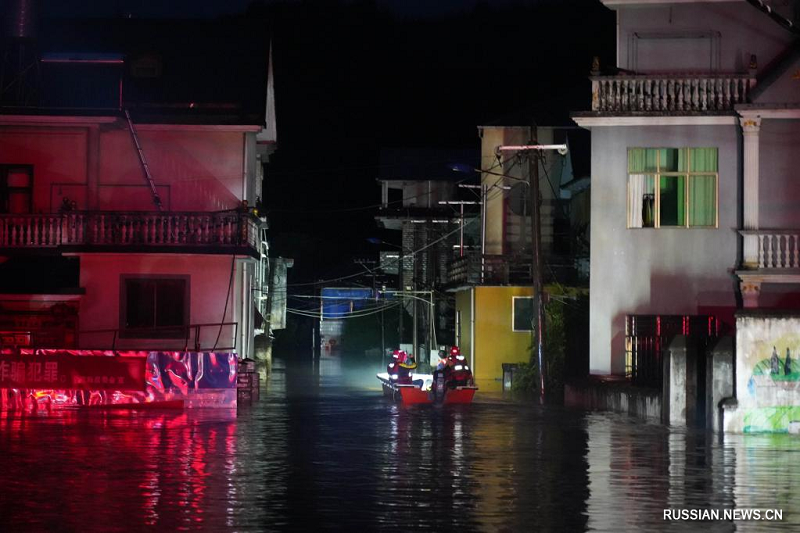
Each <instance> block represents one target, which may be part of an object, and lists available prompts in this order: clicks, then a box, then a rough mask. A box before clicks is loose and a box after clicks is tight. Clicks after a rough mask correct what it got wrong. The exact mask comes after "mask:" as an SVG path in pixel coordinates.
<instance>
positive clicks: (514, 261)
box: [447, 252, 531, 286]
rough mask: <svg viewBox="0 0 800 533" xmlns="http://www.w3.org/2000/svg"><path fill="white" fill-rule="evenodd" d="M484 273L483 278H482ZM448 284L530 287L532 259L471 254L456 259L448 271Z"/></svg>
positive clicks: (528, 257) (527, 257)
mask: <svg viewBox="0 0 800 533" xmlns="http://www.w3.org/2000/svg"><path fill="white" fill-rule="evenodd" d="M481 272H483V277H481ZM447 280H448V284H450V285H455V286H462V285H481V284H484V285H529V284H530V283H531V257H530V256H506V255H485V256H483V261H482V260H481V254H480V253H478V252H470V253H467V254H465V255H463V256H460V257H456V258H455V259H454V260H453V261H452V262H451V263H450V268H449V269H448V277H447Z"/></svg>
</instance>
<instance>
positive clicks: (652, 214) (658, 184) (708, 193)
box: [628, 148, 719, 228]
mask: <svg viewBox="0 0 800 533" xmlns="http://www.w3.org/2000/svg"><path fill="white" fill-rule="evenodd" d="M718 181H719V173H718V154H717V149H716V148H628V227H629V228H716V227H717V224H718V194H717V191H718V185H717V184H718Z"/></svg>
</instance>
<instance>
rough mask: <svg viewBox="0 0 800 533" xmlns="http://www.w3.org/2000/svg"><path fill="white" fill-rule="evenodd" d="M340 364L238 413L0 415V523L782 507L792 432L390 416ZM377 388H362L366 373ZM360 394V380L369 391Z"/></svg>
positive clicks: (482, 406) (428, 517) (623, 523)
mask: <svg viewBox="0 0 800 533" xmlns="http://www.w3.org/2000/svg"><path fill="white" fill-rule="evenodd" d="M370 375H372V376H374V372H373V371H367V370H364V371H361V372H351V371H349V370H348V369H343V368H342V367H341V366H340V365H339V364H338V361H335V360H323V361H322V362H320V363H319V364H317V365H315V366H311V365H310V364H309V365H304V366H299V367H298V368H295V367H290V368H284V367H283V366H282V365H280V363H277V364H276V365H275V368H274V373H273V376H272V379H271V381H270V384H269V387H268V391H267V394H266V395H264V397H262V400H261V401H260V402H259V403H258V404H256V405H254V406H253V407H252V408H248V409H246V410H242V411H241V412H240V413H239V416H238V417H237V416H236V413H232V412H227V411H217V410H213V411H212V410H208V411H203V410H195V411H187V412H182V411H175V412H139V413H137V412H118V411H62V412H56V413H53V414H50V415H46V416H45V415H41V416H26V417H21V416H17V415H15V414H13V413H11V414H9V413H2V414H0V483H2V485H0V486H2V490H3V496H2V498H0V530H2V531H21V530H30V531H41V530H49V531H54V530H73V531H78V530H80V531H114V530H118V531H123V530H138V529H144V528H147V527H152V528H154V529H158V530H161V529H164V530H171V529H174V530H187V529H188V530H208V531H258V530H284V529H296V530H304V529H308V530H312V529H324V528H328V529H353V530H361V531H372V530H406V531H409V530H418V529H422V528H425V529H429V530H432V531H445V530H452V529H460V530H463V531H497V530H506V531H584V530H599V531H625V530H648V531H672V530H675V531H678V530H691V529H697V527H698V526H699V524H697V523H693V522H665V521H663V520H662V517H663V510H664V509H667V508H669V509H692V508H713V509H723V508H733V507H738V508H761V509H766V508H770V509H774V508H777V509H782V510H783V512H784V516H783V523H781V524H778V523H774V522H747V523H745V522H737V523H736V524H733V523H730V522H722V521H720V522H708V523H704V524H702V527H703V528H704V529H708V530H710V531H734V530H735V531H769V530H775V529H776V528H777V527H783V528H785V527H786V526H787V525H794V526H797V525H798V523H800V514H798V508H799V507H800V503H797V502H798V498H796V497H795V487H800V439H798V438H795V437H792V436H789V435H779V436H763V437H759V436H733V437H726V438H725V439H724V440H723V441H720V440H719V439H717V438H716V437H713V436H707V435H705V434H703V433H696V432H692V431H674V430H669V429H667V428H664V427H661V426H658V425H652V424H644V423H640V422H637V421H634V420H632V419H629V418H626V417H623V416H618V415H610V414H597V413H594V414H583V413H577V412H567V411H563V410H560V409H558V408H547V409H541V408H539V407H536V406H530V405H524V404H512V403H499V402H496V401H488V402H487V401H485V400H484V401H483V402H481V401H480V396H479V397H478V403H476V404H474V405H472V406H448V407H446V408H443V407H439V408H436V407H431V406H416V407H413V408H404V407H402V406H399V405H396V404H393V403H390V402H387V401H385V400H384V399H383V398H382V396H381V395H380V392H379V391H378V390H377V387H376V386H375V384H374V383H372V382H371V380H368V379H367V378H368V377H369V376H370ZM373 379H374V378H373ZM368 387H371V389H370V388H368Z"/></svg>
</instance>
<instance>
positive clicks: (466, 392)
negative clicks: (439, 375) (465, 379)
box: [444, 387, 478, 404]
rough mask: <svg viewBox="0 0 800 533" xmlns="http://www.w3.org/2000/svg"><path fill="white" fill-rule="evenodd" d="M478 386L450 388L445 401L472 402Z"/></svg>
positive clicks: (447, 402)
mask: <svg viewBox="0 0 800 533" xmlns="http://www.w3.org/2000/svg"><path fill="white" fill-rule="evenodd" d="M476 390H478V389H477V387H456V388H455V389H449V390H448V391H447V392H446V393H445V395H444V403H445V404H450V403H472V397H473V396H475V391H476Z"/></svg>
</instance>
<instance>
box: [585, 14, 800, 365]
mask: <svg viewBox="0 0 800 533" xmlns="http://www.w3.org/2000/svg"><path fill="white" fill-rule="evenodd" d="M603 3H604V4H605V5H606V6H608V7H609V8H611V9H613V10H614V11H615V12H616V14H617V29H618V41H617V68H615V69H612V70H613V71H612V72H608V73H602V72H600V68H599V66H598V65H595V66H594V67H593V69H594V72H593V76H592V95H591V96H592V110H591V111H590V112H581V113H575V114H574V115H573V118H574V120H575V122H577V123H578V124H579V125H581V126H583V127H585V128H589V129H590V130H591V132H592V180H593V189H594V192H593V194H592V202H591V226H592V232H591V320H590V322H591V329H590V335H591V341H590V342H591V353H590V359H591V364H590V366H591V371H592V372H593V373H599V374H609V373H612V374H623V373H624V372H626V360H625V350H626V347H625V342H626V341H625V337H626V329H625V328H626V319H627V317H630V316H638V315H683V316H689V315H701V316H706V315H707V316H713V317H715V318H716V319H718V320H719V322H720V324H722V327H723V329H724V328H725V327H726V326H727V329H728V331H732V329H733V328H734V327H735V319H734V314H735V312H736V310H737V309H739V308H742V307H745V308H756V307H758V308H776V307H783V308H786V307H789V308H797V303H798V298H797V288H798V287H797V282H798V281H800V278H797V277H795V276H796V275H795V272H796V269H797V267H798V266H799V265H798V263H797V253H796V250H797V232H796V230H795V228H797V224H798V220H797V214H796V210H795V209H794V208H793V204H794V199H795V198H797V197H798V193H800V190H798V187H797V185H796V180H794V179H793V178H792V170H791V169H792V153H793V149H794V146H796V144H797V142H798V141H799V140H800V122H798V118H800V111H798V103H799V100H800V97H799V96H798V92H797V88H796V83H797V81H796V78H797V72H798V68H799V67H800V65H798V55H797V51H796V46H795V45H794V44H793V43H794V41H795V39H796V38H797V35H796V34H795V33H794V31H793V30H792V29H790V28H789V27H788V26H786V25H784V24H781V23H780V21H781V19H782V18H783V20H786V19H787V18H792V17H793V14H792V13H789V12H788V11H787V12H784V13H783V15H780V14H779V13H778V11H780V8H785V9H788V7H787V6H776V7H778V8H779V10H778V11H775V10H773V11H771V12H767V10H763V9H760V8H759V7H758V6H757V4H760V3H759V2H749V1H745V0H742V1H685V2H661V1H633V0H606V1H604V2H603Z"/></svg>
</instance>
